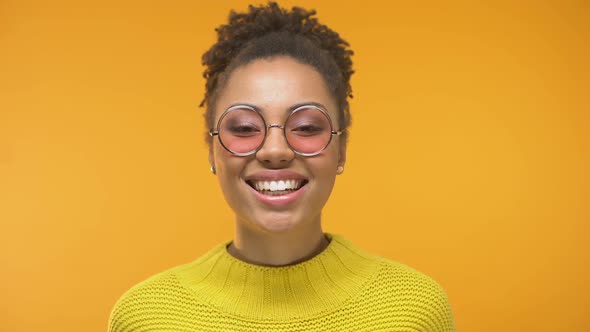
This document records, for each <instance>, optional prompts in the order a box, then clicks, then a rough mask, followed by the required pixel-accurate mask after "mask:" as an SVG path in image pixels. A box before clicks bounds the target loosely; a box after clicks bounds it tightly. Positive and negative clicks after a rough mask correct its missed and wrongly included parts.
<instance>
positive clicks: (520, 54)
mask: <svg viewBox="0 0 590 332" xmlns="http://www.w3.org/2000/svg"><path fill="white" fill-rule="evenodd" d="M248 3H250V2H249V1H217V2H213V1H196V0H194V1H153V0H149V1H146V0H143V1H114V0H106V1H105V0H103V1H65V0H56V1H51V2H49V1H31V0H29V1H27V0H19V1H17V0H2V1H0V226H1V229H0V268H1V273H0V330H2V331H104V330H106V324H107V319H108V316H109V312H110V309H111V308H112V306H113V304H114V303H115V301H116V300H117V298H118V297H119V296H120V295H121V294H122V293H123V292H124V291H125V290H126V289H128V288H129V287H130V286H132V285H133V284H135V283H137V282H139V281H140V280H143V279H144V278H146V277H148V276H150V275H152V274H155V273H157V272H160V271H162V270H164V269H167V268H169V267H172V266H175V265H178V264H181V263H185V262H188V261H191V260H193V259H195V258H197V257H199V256H200V255H201V254H203V253H204V252H205V251H207V250H208V249H210V248H211V247H212V246H214V245H216V244H218V243H219V242H221V241H226V240H228V239H230V238H231V237H232V230H233V218H232V213H231V210H229V208H228V207H227V205H226V203H225V202H224V199H223V196H222V194H221V191H220V189H219V188H218V185H217V182H216V179H215V177H214V176H213V175H211V174H210V173H209V164H208V162H207V149H206V146H205V144H204V141H203V132H204V130H205V128H204V124H203V118H202V112H203V110H202V109H200V108H198V104H199V103H200V101H201V99H202V96H203V91H204V80H203V79H202V77H201V73H202V71H203V68H202V66H201V64H200V57H201V54H202V53H203V52H204V51H205V50H206V49H207V48H208V47H209V46H210V45H211V44H212V43H213V42H214V38H215V33H214V28H215V27H217V26H218V25H220V24H222V23H224V22H225V20H226V18H227V15H228V12H229V10H230V9H232V8H235V9H239V10H243V9H245V8H246V5H247V4H248ZM257 3H260V2H257ZM281 4H282V5H283V6H287V7H290V6H292V5H300V6H304V7H306V8H310V7H311V8H316V9H317V11H318V17H319V18H320V20H321V21H322V22H324V23H326V24H328V25H329V26H331V27H332V28H333V29H335V30H336V31H338V32H340V33H341V35H342V36H344V38H345V39H347V40H348V41H349V42H350V43H351V45H352V48H353V49H354V50H355V52H356V53H355V56H354V61H355V65H354V67H355V69H356V73H355V74H354V75H353V81H352V84H353V92H354V99H353V100H352V113H353V126H352V130H351V139H350V144H349V152H348V162H347V165H346V170H345V173H344V174H343V175H342V176H340V177H339V178H338V181H337V185H336V188H335V191H334V193H333V196H332V197H331V199H330V202H329V203H328V205H327V207H326V208H325V211H324V215H323V223H324V229H325V230H326V231H330V232H335V233H340V234H342V235H344V236H346V237H347V238H349V239H350V240H352V241H354V242H355V243H357V244H358V245H359V246H360V247H362V248H364V249H366V250H367V251H370V252H373V253H376V254H379V255H382V256H385V257H388V258H390V259H394V260H397V261H400V262H403V263H405V264H408V265H410V266H412V267H414V268H416V269H418V270H420V271H422V272H424V273H426V274H428V275H430V276H432V277H433V278H434V279H436V280H437V281H438V282H439V283H440V284H441V285H442V286H443V287H444V288H445V289H446V290H447V293H448V295H449V298H450V301H451V305H452V308H453V312H454V314H455V320H456V323H457V327H458V330H459V331H580V332H582V331H590V319H588V314H589V313H588V308H590V296H589V293H590V292H589V290H588V285H587V283H588V280H590V274H589V271H588V265H589V263H590V261H589V258H590V248H589V245H588V236H589V235H590V234H589V232H588V222H589V221H590V207H589V205H590V190H589V187H590V181H589V179H590V176H589V169H590V133H589V130H590V116H589V114H588V113H589V112H590V107H589V106H590V104H589V92H590V88H589V86H590V79H589V78H590V71H589V69H590V66H589V63H590V61H589V60H588V59H590V52H589V47H590V46H589V45H590V4H589V3H588V2H587V1H583V0H580V1H558V0H555V1H479V2H469V1H451V2H446V1H445V2H440V1H421V2H408V1H403V2H402V1H373V0H367V1H362V2H343V1H298V2H294V1H283V2H281Z"/></svg>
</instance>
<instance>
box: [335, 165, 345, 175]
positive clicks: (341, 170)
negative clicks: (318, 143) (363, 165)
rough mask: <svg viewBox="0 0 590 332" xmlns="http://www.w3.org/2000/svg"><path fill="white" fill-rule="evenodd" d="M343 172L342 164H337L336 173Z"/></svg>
mask: <svg viewBox="0 0 590 332" xmlns="http://www.w3.org/2000/svg"><path fill="white" fill-rule="evenodd" d="M342 173H344V166H338V168H336V174H342Z"/></svg>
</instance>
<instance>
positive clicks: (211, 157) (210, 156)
mask: <svg viewBox="0 0 590 332" xmlns="http://www.w3.org/2000/svg"><path fill="white" fill-rule="evenodd" d="M209 166H211V167H215V156H213V142H211V144H209Z"/></svg>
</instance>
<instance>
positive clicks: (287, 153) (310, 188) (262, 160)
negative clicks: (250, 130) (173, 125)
mask: <svg viewBox="0 0 590 332" xmlns="http://www.w3.org/2000/svg"><path fill="white" fill-rule="evenodd" d="M312 103H313V104H319V105H322V106H323V107H324V109H325V110H326V111H327V113H328V115H329V117H330V118H331V119H332V125H333V126H334V130H339V129H340V128H339V127H338V121H337V119H338V111H337V108H336V103H335V100H334V99H333V97H332V96H331V94H330V92H329V91H328V89H327V87H326V85H325V83H324V80H323V78H322V76H321V75H320V74H319V72H318V71H316V70H315V69H314V68H313V67H312V66H309V65H305V64H302V63H300V62H297V61H296V60H294V59H292V58H290V57H285V56H280V57H274V58H270V59H259V60H254V61H253V62H250V63H249V64H247V65H243V66H240V67H238V68H237V69H235V70H234V71H233V73H232V74H231V75H230V77H229V79H228V81H227V82H226V84H225V86H224V87H223V90H222V91H220V94H219V96H218V98H217V102H216V108H215V125H217V121H218V120H219V118H220V117H221V115H222V114H223V113H224V111H225V110H226V109H228V108H229V107H231V106H234V105H237V104H247V105H252V106H254V107H256V108H257V109H259V110H260V112H261V113H262V115H263V117H264V120H265V121H266V124H267V125H270V124H280V125H283V124H285V120H286V119H287V117H288V116H289V110H291V109H292V108H293V107H294V106H296V105H300V104H312ZM246 122H247V121H246ZM341 140H342V138H340V137H339V136H336V135H334V136H332V140H331V142H330V144H329V145H328V147H327V148H326V149H325V150H323V151H322V152H321V153H319V154H318V155H315V156H311V157H305V156H301V155H298V154H296V153H295V152H293V151H292V150H291V149H290V148H289V145H287V142H286V141H285V136H284V134H283V130H282V129H279V128H270V129H268V133H267V136H266V140H265V142H264V145H263V146H262V148H260V150H258V151H257V152H256V153H255V154H252V155H249V156H246V157H240V156H236V155H234V154H232V153H230V152H229V151H227V150H226V149H225V148H224V147H223V146H222V145H221V144H220V142H219V139H218V138H217V137H214V140H213V143H212V146H211V150H210V156H209V159H210V161H211V164H212V166H214V167H215V169H216V171H217V177H218V179H219V183H220V185H221V189H222V191H223V193H224V196H225V199H226V200H227V202H228V203H229V205H230V206H231V208H232V209H233V210H234V212H235V214H236V221H237V223H238V225H237V226H238V227H247V228H248V229H249V230H250V231H255V232H264V233H268V232H282V231H289V230H295V229H297V230H299V231H305V230H306V229H317V224H318V223H319V222H320V213H321V209H322V208H323V207H324V205H325V204H326V201H327V200H328V197H329V196H330V193H331V191H332V188H333V186H334V181H335V177H336V170H337V168H338V166H343V165H344V161H345V156H346V153H345V144H344V142H342V141H341ZM281 180H282V181H284V182H283V183H281V182H280V181H281ZM293 185H294V186H295V188H294V189H296V190H293V189H290V187H289V186H293ZM283 186H287V187H283ZM256 188H258V189H256ZM261 189H262V190H261ZM268 189H274V191H273V190H268ZM280 189H285V190H282V191H281V190H280Z"/></svg>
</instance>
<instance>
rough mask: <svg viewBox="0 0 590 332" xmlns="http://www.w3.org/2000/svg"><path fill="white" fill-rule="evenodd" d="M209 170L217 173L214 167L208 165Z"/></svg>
mask: <svg viewBox="0 0 590 332" xmlns="http://www.w3.org/2000/svg"><path fill="white" fill-rule="evenodd" d="M209 170H210V171H211V173H213V174H217V171H216V170H215V167H213V166H211V167H209Z"/></svg>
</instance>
